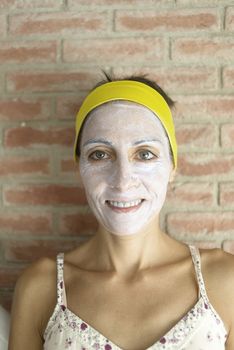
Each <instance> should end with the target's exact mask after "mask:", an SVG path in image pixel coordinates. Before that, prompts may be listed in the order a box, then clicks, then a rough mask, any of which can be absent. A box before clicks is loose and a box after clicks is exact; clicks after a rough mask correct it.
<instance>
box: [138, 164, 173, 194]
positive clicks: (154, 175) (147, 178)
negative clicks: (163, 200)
mask: <svg viewBox="0 0 234 350" xmlns="http://www.w3.org/2000/svg"><path fill="white" fill-rule="evenodd" d="M169 176H170V168H169V167H168V165H167V164H163V163H157V165H155V167H153V168H151V169H145V170H144V171H142V172H141V174H140V175H139V178H140V180H141V182H142V183H143V184H144V186H145V187H146V188H147V190H148V191H149V192H152V193H156V194H157V195H159V194H162V195H164V193H165V192H166V190H167V186H168V182H169Z"/></svg>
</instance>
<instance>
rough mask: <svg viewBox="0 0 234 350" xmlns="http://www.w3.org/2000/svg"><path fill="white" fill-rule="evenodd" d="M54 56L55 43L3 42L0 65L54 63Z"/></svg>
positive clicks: (0, 51)
mask: <svg viewBox="0 0 234 350" xmlns="http://www.w3.org/2000/svg"><path fill="white" fill-rule="evenodd" d="M56 54H57V45H56V41H39V42H36V41H34V42H32V41H31V42H14V43H13V42H6V43H4V42H3V43H1V46H0V63H7V64H9V63H18V64H19V63H37V62H38V63H41V62H48V63H49V62H56Z"/></svg>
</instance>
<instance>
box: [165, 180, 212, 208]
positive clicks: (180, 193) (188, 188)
mask: <svg viewBox="0 0 234 350" xmlns="http://www.w3.org/2000/svg"><path fill="white" fill-rule="evenodd" d="M213 204H214V190H213V184H211V183H196V182H185V183H178V182H174V183H172V184H169V187H168V192H167V198H166V206H167V207H168V206H169V207H180V208H181V207H186V208H187V207H188V206H189V208H191V207H198V206H207V205H209V206H211V205H213Z"/></svg>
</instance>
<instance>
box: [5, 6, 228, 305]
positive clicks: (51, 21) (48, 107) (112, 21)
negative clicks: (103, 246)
mask: <svg viewBox="0 0 234 350" xmlns="http://www.w3.org/2000/svg"><path fill="white" fill-rule="evenodd" d="M233 33H234V2H233V1H230V0H229V1H228V0H222V1H218V0H161V1H160V0H144V1H142V0H118V1H117V0H0V42H1V45H0V146H1V147H0V209H1V210H0V227H1V230H0V244H1V246H0V303H3V304H4V305H5V306H6V307H7V308H10V305H11V298H12V292H13V288H14V283H15V280H16V278H17V276H18V275H19V273H20V272H21V271H22V269H24V268H25V266H27V265H28V264H29V263H30V262H31V261H33V260H35V259H37V258H39V257H40V256H45V255H47V256H55V254H56V253H57V252H58V251H65V250H67V249H71V248H72V247H74V246H75V245H76V244H77V243H78V242H80V241H81V240H83V239H86V238H87V237H89V236H90V235H91V234H93V232H94V231H95V229H96V227H97V224H96V222H95V220H94V218H93V216H92V214H91V213H90V211H89V209H88V208H87V203H86V200H85V195H84V191H83V189H82V187H81V185H80V181H79V178H78V176H77V174H76V170H77V169H76V166H75V165H74V163H73V159H72V146H73V138H74V117H75V114H76V112H77V110H78V108H79V105H80V103H81V100H82V98H83V97H84V96H85V94H86V92H87V91H88V90H89V89H90V88H91V87H92V86H93V84H95V83H96V82H97V81H98V80H99V79H100V78H101V77H102V74H101V69H105V70H106V71H109V72H113V73H115V74H119V75H123V74H131V73H149V77H151V78H153V79H155V80H156V81H157V82H158V83H159V84H161V85H162V87H163V88H164V89H165V90H166V91H167V92H168V93H169V94H170V95H171V97H172V98H173V99H174V100H175V101H176V110H175V111H174V117H175V122H176V130H177V137H178V143H179V168H178V174H177V177H176V180H175V182H174V184H172V185H171V186H170V189H169V192H168V198H167V204H166V206H165V208H164V209H163V212H162V215H161V225H162V227H163V228H164V229H165V230H167V232H168V233H169V234H170V235H172V236H173V237H175V238H177V239H179V240H184V241H187V242H195V243H196V244H197V245H198V246H203V247H210V248H212V247H216V246H218V247H221V248H223V249H225V250H227V251H230V252H232V253H234V178H233V175H234V143H233V138H234V96H233V91H234V36H233Z"/></svg>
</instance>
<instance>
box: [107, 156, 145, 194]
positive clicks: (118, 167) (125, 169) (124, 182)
mask: <svg viewBox="0 0 234 350" xmlns="http://www.w3.org/2000/svg"><path fill="white" fill-rule="evenodd" d="M138 182H139V180H138V177H137V175H136V174H134V171H133V167H132V164H131V163H130V162H129V160H119V161H116V163H115V165H114V167H113V172H112V174H111V176H110V185H111V187H113V188H116V189H118V190H120V191H126V190H128V189H129V188H131V187H136V186H138Z"/></svg>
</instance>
